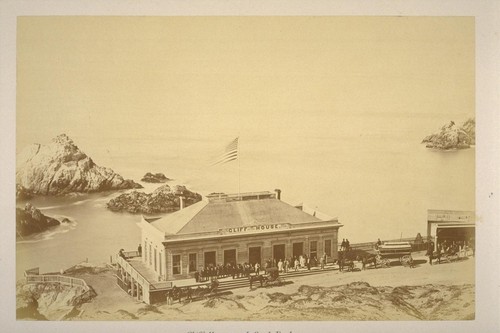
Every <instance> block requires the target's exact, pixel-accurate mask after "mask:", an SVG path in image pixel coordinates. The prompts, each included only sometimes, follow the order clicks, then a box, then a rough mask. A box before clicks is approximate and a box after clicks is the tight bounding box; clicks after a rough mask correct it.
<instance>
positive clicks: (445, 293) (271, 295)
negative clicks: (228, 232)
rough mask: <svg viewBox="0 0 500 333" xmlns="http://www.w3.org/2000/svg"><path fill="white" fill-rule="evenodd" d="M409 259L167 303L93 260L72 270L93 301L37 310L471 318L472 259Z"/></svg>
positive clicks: (72, 316) (164, 315)
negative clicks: (136, 290)
mask: <svg viewBox="0 0 500 333" xmlns="http://www.w3.org/2000/svg"><path fill="white" fill-rule="evenodd" d="M414 258H415V262H416V263H417V265H416V267H415V268H409V267H403V266H399V265H396V266H392V267H390V268H377V269H374V268H370V269H367V270H365V271H362V270H361V264H359V263H358V264H357V266H356V268H358V269H356V270H355V271H354V272H339V271H338V270H332V271H328V272H325V273H322V274H316V275H307V276H300V277H299V276H297V277H290V278H289V279H287V276H286V274H284V275H283V276H284V278H285V280H288V281H289V283H287V284H286V285H283V286H273V287H267V288H257V287H255V285H254V288H253V289H251V290H250V289H249V288H240V289H234V290H232V292H231V293H225V294H224V295H221V296H214V297H209V298H204V299H202V300H197V301H193V302H189V301H182V302H181V303H179V302H175V303H174V304H172V305H167V304H166V303H159V304H155V305H146V304H145V303H142V302H138V301H135V300H133V299H132V298H131V297H129V296H128V295H127V294H126V293H125V292H124V291H123V290H121V289H120V288H119V287H118V286H117V285H116V282H115V278H114V276H113V274H114V271H113V270H112V269H110V268H106V267H104V266H101V267H100V268H97V269H96V267H95V266H94V267H93V269H86V270H85V269H84V270H81V271H80V272H79V273H76V274H75V275H74V276H77V277H80V278H83V279H84V280H85V281H86V282H87V284H88V285H90V286H91V287H92V288H93V290H94V291H95V293H96V296H95V298H93V299H92V300H91V301H90V302H88V303H83V304H78V305H76V306H75V307H74V308H72V309H71V311H69V310H68V313H67V314H66V315H63V316H61V311H60V309H58V302H53V303H52V304H46V305H45V308H43V309H42V308H39V309H40V313H41V314H42V315H44V316H45V317H46V318H47V319H49V320H60V319H63V320H182V321H195V320H245V321H246V320H248V321H252V320H471V319H474V317H475V273H474V272H475V259H474V258H473V257H470V258H467V259H463V260H460V261H456V262H452V263H442V264H434V265H432V266H431V265H429V263H428V262H427V257H425V256H423V253H420V254H416V256H415V257H414ZM90 266H92V265H91V264H90V265H89V267H90ZM290 281H291V282H292V283H290ZM193 282H194V281H193ZM51 299H57V295H56V296H54V295H51ZM61 299H64V298H63V297H62V296H61ZM65 302H66V303H67V300H65ZM39 304H41V302H40V301H39Z"/></svg>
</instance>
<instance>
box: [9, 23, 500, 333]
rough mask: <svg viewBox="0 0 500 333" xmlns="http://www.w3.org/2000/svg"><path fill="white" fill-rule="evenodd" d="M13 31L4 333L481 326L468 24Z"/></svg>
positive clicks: (74, 26)
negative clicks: (7, 330) (148, 325)
mask: <svg viewBox="0 0 500 333" xmlns="http://www.w3.org/2000/svg"><path fill="white" fill-rule="evenodd" d="M15 28H16V30H15V42H16V47H15V83H14V84H15V111H14V112H13V113H14V115H15V131H14V133H12V136H13V141H14V147H13V153H14V154H15V161H12V162H13V168H14V172H15V181H14V180H12V184H14V182H15V204H14V199H13V198H12V200H11V201H9V202H12V203H13V204H14V205H15V207H12V208H11V209H14V208H15V215H14V217H13V219H14V220H15V236H14V234H12V235H6V236H5V237H9V238H11V239H12V240H13V242H14V244H15V245H14V246H15V250H14V253H13V257H12V260H13V262H14V266H13V267H12V269H13V271H12V272H10V273H11V274H12V276H13V280H15V287H14V286H11V288H10V290H11V292H12V293H13V292H14V288H15V301H14V304H10V305H9V307H13V308H11V309H10V310H9V311H11V312H12V313H15V318H11V319H12V320H14V321H15V322H16V323H17V324H20V323H22V322H31V323H33V322H35V323H36V322H41V321H44V322H45V321H50V322H69V321H70V322H77V323H74V324H73V325H78V323H84V322H101V323H106V322H109V323H110V322H114V323H120V322H136V323H137V322H141V323H142V322H151V321H161V322H165V323H164V325H169V323H170V322H192V323H194V324H195V325H196V323H202V322H214V321H217V322H222V323H224V322H225V323H228V324H229V323H233V324H234V325H235V327H238V329H237V330H233V332H239V331H241V332H299V331H300V332H301V331H302V329H303V328H304V327H305V326H300V325H301V324H304V323H308V322H315V323H318V322H320V323H332V325H333V324H334V323H339V324H341V325H353V324H354V323H358V322H375V323H377V322H408V321H411V322H417V323H419V322H420V323H422V322H429V321H430V322H439V323H446V322H450V323H451V322H456V321H459V322H462V323H464V325H467V323H469V324H471V325H472V324H474V322H476V321H477V318H478V303H477V302H478V301H477V300H478V294H477V290H478V288H477V287H478V286H477V283H476V282H477V279H476V277H477V273H478V265H477V263H476V260H478V261H481V260H484V258H483V259H481V258H480V256H481V254H482V252H481V247H480V246H478V243H480V242H481V240H480V237H479V234H478V235H477V234H476V227H478V228H480V226H481V224H482V223H485V222H486V221H485V216H486V215H485V214H484V213H482V212H481V213H478V211H477V206H478V200H479V199H478V197H477V188H478V179H477V178H476V174H477V171H478V166H477V165H478V164H477V163H478V158H477V155H476V130H477V131H478V133H479V130H480V128H479V127H477V126H476V116H477V117H478V118H480V117H481V115H480V110H479V109H478V108H477V100H478V92H477V83H478V82H477V78H476V76H477V75H476V74H477V70H478V67H477V51H476V47H477V44H478V40H477V21H476V18H475V17H474V16H473V15H434V16H429V15H428V16H425V15H413V16H412V15H392V16H387V15H355V16H352V15H245V16H241V15H224V14H219V15H163V14H158V15H130V14H118V13H117V15H92V14H90V15H88V14H87V15H70V14H68V15H57V14H53V15H47V14H42V15H19V16H16V17H15ZM483 121H484V120H483ZM478 142H481V140H480V139H478ZM478 147H479V146H478ZM13 156H14V155H13ZM12 178H14V176H13V175H12ZM481 181H483V180H481ZM9 184H10V183H9ZM12 187H13V186H12ZM11 193H12V194H14V192H13V191H12V192H11ZM494 195H497V194H496V193H494V192H493V190H492V192H491V194H490V198H491V196H494ZM496 201H497V202H498V200H496ZM6 222H9V223H11V224H12V225H13V224H14V221H12V222H11V221H6ZM14 239H15V240H14ZM497 243H498V241H496V243H492V244H493V245H492V248H490V249H484V247H483V248H482V251H490V252H494V251H496V250H497V249H496V248H495V247H496V244H497ZM483 244H484V243H483ZM476 247H478V251H476ZM496 263H497V264H498V259H496ZM493 264H495V262H493ZM478 283H479V282H478ZM485 286H486V285H485ZM483 290H484V289H483ZM494 292H496V293H497V294H498V288H496V289H494ZM495 307H497V304H492V309H494V308H495ZM235 322H236V323H235ZM237 322H240V323H241V324H238V323H237ZM254 322H255V323H257V322H267V323H268V324H267V325H268V326H264V328H262V326H261V327H260V328H259V329H258V330H257V329H253V326H252V323H254ZM295 322H297V323H299V324H298V326H297V327H296V329H295V330H294V325H295V324H294V323H295ZM30 325H33V324H30ZM276 325H278V326H276ZM280 325H281V326H280ZM30 327H36V326H30ZM164 327H168V326H164ZM192 327H193V328H188V327H185V328H182V329H181V330H180V332H193V333H194V332H214V333H215V332H221V331H220V330H217V328H211V327H212V326H207V325H203V326H192ZM332 327H333V326H332ZM343 327H349V326H343ZM165 329H167V328H165ZM169 331H174V330H173V329H170V330H169Z"/></svg>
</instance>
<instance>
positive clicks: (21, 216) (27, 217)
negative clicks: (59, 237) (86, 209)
mask: <svg viewBox="0 0 500 333" xmlns="http://www.w3.org/2000/svg"><path fill="white" fill-rule="evenodd" d="M59 224H61V223H60V222H59V221H58V220H56V219H54V218H52V217H48V216H45V215H43V214H42V213H41V212H40V210H38V209H37V208H36V207H34V206H33V205H31V204H30V203H29V202H28V203H27V204H26V206H25V207H24V209H20V208H16V234H17V237H18V238H19V237H24V236H28V235H31V234H34V233H39V232H43V231H46V230H47V229H49V228H51V227H55V226H58V225H59Z"/></svg>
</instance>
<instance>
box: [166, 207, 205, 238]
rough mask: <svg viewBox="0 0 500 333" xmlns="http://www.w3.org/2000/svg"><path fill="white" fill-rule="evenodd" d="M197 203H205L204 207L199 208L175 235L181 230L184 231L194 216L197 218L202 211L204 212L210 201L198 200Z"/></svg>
mask: <svg viewBox="0 0 500 333" xmlns="http://www.w3.org/2000/svg"><path fill="white" fill-rule="evenodd" d="M199 202H204V203H205V206H203V207H201V208H200V209H199V210H198V211H197V212H196V214H194V215H193V216H191V219H189V221H187V222H186V223H185V224H184V225H183V226H182V228H180V229H179V230H177V232H176V233H175V234H176V235H178V234H179V233H180V232H181V231H182V229H184V228H185V227H186V225H188V224H189V222H191V221H192V220H193V219H194V218H195V217H196V216H198V214H200V212H201V211H202V210H204V209H205V208H207V206H208V205H209V204H210V201H205V200H200V201H199Z"/></svg>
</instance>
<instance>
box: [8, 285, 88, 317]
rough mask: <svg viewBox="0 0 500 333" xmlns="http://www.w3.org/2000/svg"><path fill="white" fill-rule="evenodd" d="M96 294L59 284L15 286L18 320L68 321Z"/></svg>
mask: <svg viewBox="0 0 500 333" xmlns="http://www.w3.org/2000/svg"><path fill="white" fill-rule="evenodd" d="M96 296H97V294H96V293H95V291H94V290H93V289H92V288H91V287H90V289H89V290H84V289H82V288H80V287H70V286H67V285H63V284H59V283H44V284H42V283H39V284H22V283H19V284H18V285H17V286H16V318H17V319H18V320H21V319H24V320H33V319H36V320H68V319H71V318H72V317H75V316H78V315H79V314H80V313H81V310H80V307H81V306H82V305H83V304H85V303H88V302H91V301H92V300H93V299H94V298H95V297H96Z"/></svg>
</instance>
